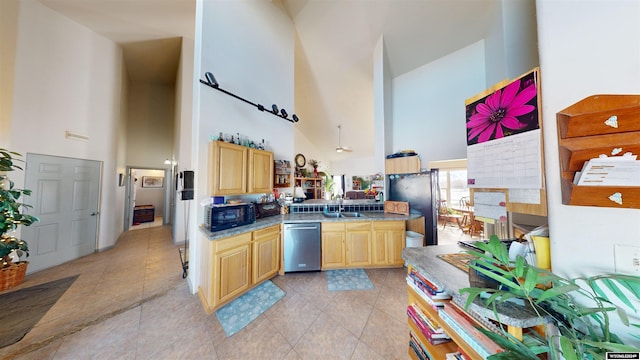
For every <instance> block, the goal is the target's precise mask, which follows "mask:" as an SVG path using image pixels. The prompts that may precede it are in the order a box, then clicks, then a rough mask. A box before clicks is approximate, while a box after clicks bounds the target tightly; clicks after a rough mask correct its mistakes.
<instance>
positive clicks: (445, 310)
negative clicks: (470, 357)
mask: <svg viewBox="0 0 640 360" xmlns="http://www.w3.org/2000/svg"><path fill="white" fill-rule="evenodd" d="M438 315H439V316H440V319H441V320H442V321H444V322H445V323H446V324H447V325H449V326H450V327H451V328H452V329H453V331H455V332H456V334H457V335H458V336H460V337H461V338H462V339H463V340H464V341H465V342H466V343H467V344H469V346H471V348H473V350H475V351H476V352H477V353H478V354H479V355H480V356H482V358H483V359H485V358H487V357H488V356H489V355H492V354H496V353H498V352H502V351H504V349H502V348H501V347H500V346H499V345H498V344H496V343H495V342H494V341H493V340H491V339H490V338H489V337H488V336H487V335H485V334H483V333H482V332H481V331H480V330H478V327H483V328H485V329H487V330H490V331H495V329H493V328H487V326H486V325H485V324H483V323H480V322H478V321H477V320H476V319H474V318H472V317H471V316H470V315H469V314H468V313H467V312H465V311H464V310H462V309H461V308H460V307H459V306H458V305H457V304H455V303H453V302H449V303H446V304H445V305H444V306H443V307H442V309H440V310H439V311H438ZM461 359H464V357H462V358H461Z"/></svg>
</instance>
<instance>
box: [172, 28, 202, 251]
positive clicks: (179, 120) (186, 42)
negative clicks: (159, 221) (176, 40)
mask: <svg viewBox="0 0 640 360" xmlns="http://www.w3.org/2000/svg"><path fill="white" fill-rule="evenodd" d="M193 52H194V39H190V38H185V37H183V38H182V51H181V52H180V64H179V66H178V76H177V78H176V93H175V96H176V100H175V103H176V106H175V119H176V121H175V123H174V125H175V127H174V132H173V139H174V140H173V141H174V144H176V147H175V153H174V154H172V155H173V157H172V160H176V161H177V165H176V169H175V170H177V171H184V170H195V169H194V167H193V165H192V164H194V163H195V162H194V161H193V159H192V156H193V154H192V151H191V149H192V141H191V139H192V131H193V128H194V126H193V111H192V109H193V86H194V83H195V82H196V81H197V77H196V78H194V74H193V59H194V54H193ZM196 138H197V137H196ZM174 175H175V174H174ZM179 189H180V187H179ZM181 199H182V196H181V194H180V193H178V192H176V193H175V197H174V198H173V199H172V200H171V201H172V203H173V206H174V207H173V228H172V231H173V239H174V242H177V243H180V242H182V240H184V239H185V238H187V239H188V238H190V237H192V236H193V235H185V234H189V232H188V231H185V228H186V227H188V226H190V224H188V223H187V220H186V219H187V211H189V212H190V211H192V209H189V206H188V204H190V203H191V201H187V200H181ZM191 205H193V204H191ZM191 227H192V228H191V229H190V231H191V232H192V234H195V231H196V230H197V226H196V225H194V226H191Z"/></svg>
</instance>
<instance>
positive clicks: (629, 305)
mask: <svg viewBox="0 0 640 360" xmlns="http://www.w3.org/2000/svg"><path fill="white" fill-rule="evenodd" d="M478 247H479V248H480V249H482V250H483V251H484V253H480V252H477V251H468V252H469V253H470V254H473V255H474V256H476V259H475V261H472V262H471V263H470V265H469V266H470V267H471V268H472V269H474V270H476V271H477V272H478V273H479V274H482V275H483V276H486V277H488V278H491V279H492V280H493V281H495V282H496V284H497V285H498V286H497V289H496V288H477V287H469V288H464V289H461V290H460V293H461V294H464V293H466V294H468V295H469V297H468V299H467V304H466V307H467V308H468V307H469V305H470V304H471V302H472V301H473V300H474V299H476V298H479V297H482V298H485V297H486V300H484V305H485V306H486V307H487V308H489V309H493V311H494V316H495V317H496V318H497V319H498V321H499V316H498V313H497V312H496V310H495V306H496V305H497V304H499V303H502V302H504V301H509V300H510V299H514V298H516V299H521V300H522V301H524V302H525V303H526V304H528V305H530V306H531V307H532V308H533V309H534V310H535V312H536V314H538V315H539V316H540V317H545V318H550V319H553V322H552V324H551V325H550V326H547V334H546V337H547V343H546V344H544V343H543V344H542V345H541V344H530V343H527V342H525V341H520V340H518V339H517V338H515V337H514V336H512V335H511V334H508V333H507V332H506V331H504V333H502V334H499V333H494V332H490V331H487V330H484V329H480V331H482V332H483V333H485V334H486V335H487V336H489V337H490V338H491V339H492V340H493V341H495V342H496V343H497V344H498V345H500V346H501V347H502V348H504V349H505V352H502V353H498V354H495V355H492V356H491V357H489V358H490V359H531V360H537V359H539V357H538V355H539V354H542V353H545V352H548V353H549V354H550V358H551V359H554V360H555V359H566V360H573V359H576V360H577V359H604V358H605V356H606V355H605V354H606V352H635V353H638V352H640V346H639V345H638V344H640V335H639V334H640V332H639V331H638V329H640V324H638V323H631V322H630V320H629V316H628V315H627V312H626V310H632V311H633V312H637V310H636V307H635V306H634V304H633V302H634V301H638V300H640V277H638V276H633V275H624V274H606V275H597V276H589V277H578V278H573V279H567V278H563V277H560V276H558V275H556V274H554V273H552V272H549V271H547V270H544V269H540V268H537V267H535V266H533V265H529V264H527V263H526V261H525V259H524V258H523V257H522V256H520V255H518V256H517V257H516V259H515V261H510V260H509V252H508V250H507V247H506V245H505V244H503V243H502V242H501V241H500V240H499V239H498V237H497V236H495V235H492V236H491V238H490V240H489V242H488V243H486V244H485V243H482V242H480V243H479V244H478ZM629 297H631V299H629ZM636 305H637V303H636ZM616 318H617V320H619V322H620V324H622V325H623V326H625V327H628V330H627V332H628V333H629V334H632V335H631V337H632V338H634V339H635V344H626V343H625V342H624V341H623V340H622V339H621V338H620V337H619V336H618V335H616V334H614V333H613V332H611V329H610V326H611V324H612V322H613V321H614V320H615V319H616ZM633 334H635V335H633ZM628 342H631V341H630V340H628Z"/></svg>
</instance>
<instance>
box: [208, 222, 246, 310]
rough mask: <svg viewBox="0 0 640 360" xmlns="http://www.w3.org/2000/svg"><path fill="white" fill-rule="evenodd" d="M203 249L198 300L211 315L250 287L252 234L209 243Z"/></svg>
mask: <svg viewBox="0 0 640 360" xmlns="http://www.w3.org/2000/svg"><path fill="white" fill-rule="evenodd" d="M204 244H205V247H206V249H203V250H204V251H203V256H202V257H201V260H202V261H203V265H205V266H203V267H202V280H203V281H202V285H201V287H200V289H199V292H198V294H199V296H200V300H201V301H202V303H203V305H204V307H205V310H206V311H207V313H209V314H210V313H212V312H213V310H215V309H216V308H217V307H219V306H220V305H221V304H224V303H226V302H228V301H231V300H232V299H234V298H236V297H237V296H239V295H240V294H242V293H244V292H245V291H247V290H248V289H249V288H250V287H251V273H250V269H251V233H250V232H248V233H244V234H241V235H236V236H231V237H228V238H224V239H220V240H216V241H210V240H208V239H205V242H204Z"/></svg>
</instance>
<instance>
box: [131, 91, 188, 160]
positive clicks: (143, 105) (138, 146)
mask: <svg viewBox="0 0 640 360" xmlns="http://www.w3.org/2000/svg"><path fill="white" fill-rule="evenodd" d="M175 91H176V89H175V86H174V85H163V84H150V83H140V82H132V83H130V85H129V105H128V113H127V117H128V121H127V138H126V139H127V165H128V166H132V167H136V166H145V167H158V168H164V167H167V166H166V165H165V164H164V161H165V160H166V159H167V158H169V159H172V157H173V148H174V147H173V141H174V121H175V119H174V118H175V115H176V114H175V105H174V104H175Z"/></svg>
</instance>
